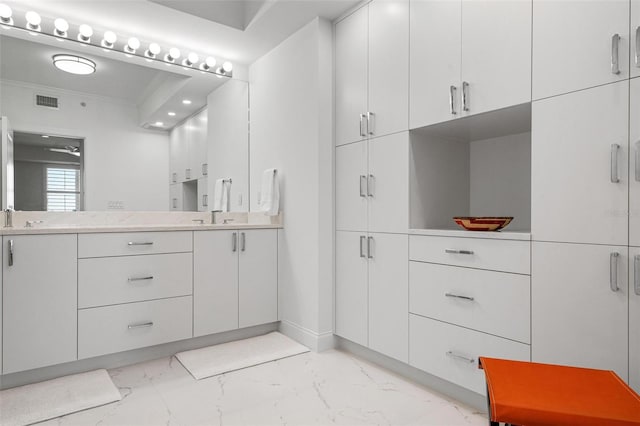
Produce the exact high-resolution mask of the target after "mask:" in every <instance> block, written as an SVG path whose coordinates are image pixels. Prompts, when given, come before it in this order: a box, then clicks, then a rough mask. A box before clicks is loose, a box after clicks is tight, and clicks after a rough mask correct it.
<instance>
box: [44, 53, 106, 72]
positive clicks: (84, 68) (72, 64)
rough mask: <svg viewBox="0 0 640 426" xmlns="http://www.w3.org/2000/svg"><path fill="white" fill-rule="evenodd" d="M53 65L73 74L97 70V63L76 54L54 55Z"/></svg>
mask: <svg viewBox="0 0 640 426" xmlns="http://www.w3.org/2000/svg"><path fill="white" fill-rule="evenodd" d="M53 65H54V66H55V67H56V68H58V69H60V70H62V71H66V72H68V73H71V74H78V75H87V74H93V73H94V72H95V71H96V63H95V62H93V61H92V60H89V59H87V58H83V57H81V56H76V55H66V54H65V55H53Z"/></svg>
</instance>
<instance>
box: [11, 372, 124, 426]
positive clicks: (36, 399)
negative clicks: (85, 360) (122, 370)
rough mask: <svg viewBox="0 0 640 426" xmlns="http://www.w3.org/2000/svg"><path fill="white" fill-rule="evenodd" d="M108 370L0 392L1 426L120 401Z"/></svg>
mask: <svg viewBox="0 0 640 426" xmlns="http://www.w3.org/2000/svg"><path fill="white" fill-rule="evenodd" d="M121 399H122V396H121V395H120V391H118V389H117V388H116V386H115V385H114V384H113V382H112V381H111V377H109V374H108V373H107V370H95V371H89V372H88V373H81V374H74V375H72V376H65V377H60V378H57V379H53V380H47V381H45V382H40V383H34V384H31V385H25V386H19V387H16V388H11V389H6V390H3V391H0V424H2V425H3V426H14V425H15V426H18V425H20V426H22V425H29V424H32V423H37V422H42V421H44V420H49V419H53V418H56V417H60V416H64V415H66V414H71V413H75V412H76V411H82V410H86V409H88V408H94V407H98V406H100V405H105V404H108V403H110V402H114V401H120V400H121Z"/></svg>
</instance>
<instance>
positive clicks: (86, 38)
mask: <svg viewBox="0 0 640 426" xmlns="http://www.w3.org/2000/svg"><path fill="white" fill-rule="evenodd" d="M92 35H93V28H91V27H90V26H89V25H87V24H82V25H80V28H78V41H81V42H83V43H89V42H90V41H91V36H92Z"/></svg>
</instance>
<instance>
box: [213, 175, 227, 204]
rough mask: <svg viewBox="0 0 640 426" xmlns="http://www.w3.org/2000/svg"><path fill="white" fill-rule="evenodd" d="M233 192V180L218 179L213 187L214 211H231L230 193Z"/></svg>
mask: <svg viewBox="0 0 640 426" xmlns="http://www.w3.org/2000/svg"><path fill="white" fill-rule="evenodd" d="M230 190H231V179H217V180H216V184H215V186H214V187H213V211H217V212H228V211H229V199H230V197H229V191H230Z"/></svg>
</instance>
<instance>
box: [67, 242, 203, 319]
mask: <svg viewBox="0 0 640 426" xmlns="http://www.w3.org/2000/svg"><path fill="white" fill-rule="evenodd" d="M192 256H193V255H192V254H191V253H173V254H154V255H148V256H122V257H95V258H89V259H80V260H78V307H79V308H91V307H95V306H104V305H115V304H117V303H129V302H141V301H144V300H151V299H161V298H167V297H176V296H187V295H191V294H192V272H193V267H192V265H193V260H192Z"/></svg>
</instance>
